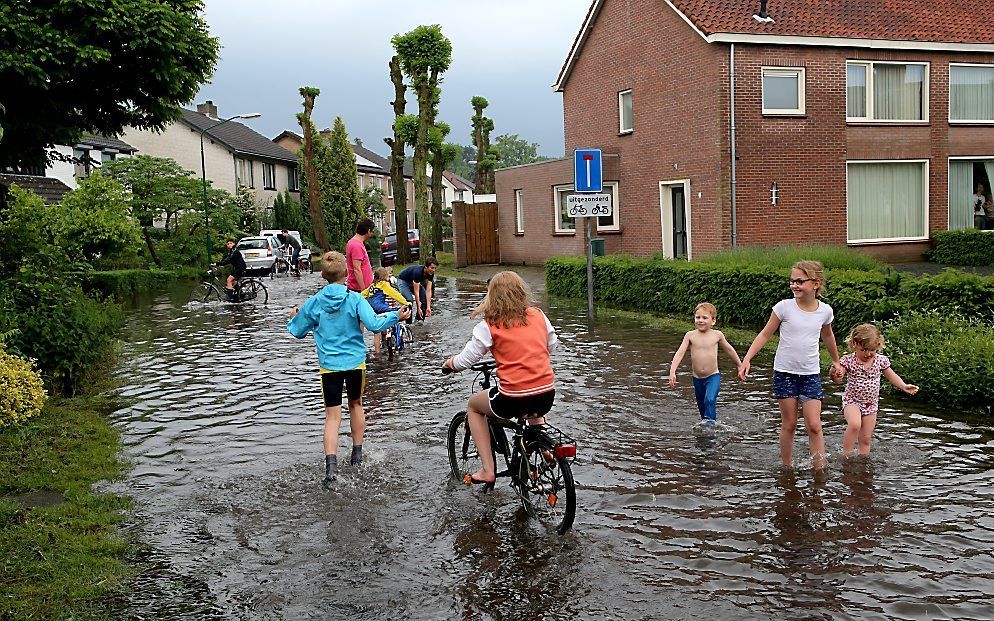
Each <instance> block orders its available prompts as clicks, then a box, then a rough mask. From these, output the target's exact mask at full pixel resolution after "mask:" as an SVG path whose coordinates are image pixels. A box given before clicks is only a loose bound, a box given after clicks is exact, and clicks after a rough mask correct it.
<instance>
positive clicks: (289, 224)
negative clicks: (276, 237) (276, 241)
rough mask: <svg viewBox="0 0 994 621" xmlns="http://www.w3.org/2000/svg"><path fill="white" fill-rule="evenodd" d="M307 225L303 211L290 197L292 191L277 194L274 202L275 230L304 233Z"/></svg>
mask: <svg viewBox="0 0 994 621" xmlns="http://www.w3.org/2000/svg"><path fill="white" fill-rule="evenodd" d="M305 224H306V223H305V222H304V213H303V209H302V208H301V206H300V203H298V202H297V201H296V200H295V199H294V198H293V196H291V195H290V191H289V190H287V191H285V192H283V193H281V194H277V195H276V199H275V200H274V201H273V228H274V229H280V230H283V229H286V230H288V231H303V230H304V225H305Z"/></svg>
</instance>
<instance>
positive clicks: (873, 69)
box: [846, 62, 928, 121]
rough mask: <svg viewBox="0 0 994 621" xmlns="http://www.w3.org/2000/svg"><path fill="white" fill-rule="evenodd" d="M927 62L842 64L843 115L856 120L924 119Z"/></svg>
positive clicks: (926, 103)
mask: <svg viewBox="0 0 994 621" xmlns="http://www.w3.org/2000/svg"><path fill="white" fill-rule="evenodd" d="M927 75H928V65H926V64H924V63H882V62H858V63H857V62H853V63H848V64H847V65H846V116H847V118H848V119H849V120H856V121H926V120H928V77H927Z"/></svg>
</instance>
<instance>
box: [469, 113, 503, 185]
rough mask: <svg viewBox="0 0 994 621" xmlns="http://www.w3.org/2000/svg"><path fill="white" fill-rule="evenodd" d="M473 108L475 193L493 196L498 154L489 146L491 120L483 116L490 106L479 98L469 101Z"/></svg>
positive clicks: (492, 126) (494, 148)
mask: <svg viewBox="0 0 994 621" xmlns="http://www.w3.org/2000/svg"><path fill="white" fill-rule="evenodd" d="M470 104H471V105H472V106H473V112H474V114H473V144H475V145H476V193H477V194H493V193H494V192H495V191H496V190H495V186H496V185H497V182H496V175H495V174H494V170H495V169H496V168H497V161H498V160H499V159H500V153H499V152H498V150H497V147H493V146H491V145H490V132H492V131H493V129H494V121H493V119H490V118H487V117H485V116H483V111H484V110H485V109H486V107H487V106H489V105H490V102H488V101H487V100H486V99H484V98H483V97H480V96H476V97H473V99H472V100H471V101H470Z"/></svg>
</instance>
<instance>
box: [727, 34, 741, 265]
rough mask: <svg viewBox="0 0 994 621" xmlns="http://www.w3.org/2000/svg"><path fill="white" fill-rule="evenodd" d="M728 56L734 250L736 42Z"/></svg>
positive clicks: (735, 236)
mask: <svg viewBox="0 0 994 621" xmlns="http://www.w3.org/2000/svg"><path fill="white" fill-rule="evenodd" d="M728 58H729V62H728V74H729V81H730V83H731V88H730V89H729V90H730V93H731V96H730V100H731V102H730V105H729V114H730V118H731V129H730V134H731V136H730V138H731V148H730V151H731V156H732V250H735V249H736V248H737V247H738V242H739V232H738V226H737V225H736V204H735V186H736V182H737V181H736V178H735V159H736V157H737V154H736V151H735V44H734V43H732V44H730V48H729V53H728Z"/></svg>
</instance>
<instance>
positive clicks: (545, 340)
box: [442, 272, 557, 484]
mask: <svg viewBox="0 0 994 621" xmlns="http://www.w3.org/2000/svg"><path fill="white" fill-rule="evenodd" d="M470 316H471V317H477V316H482V317H483V321H481V322H480V323H478V324H477V325H476V327H474V328H473V337H472V338H471V339H470V340H469V342H468V343H466V346H465V347H464V348H463V350H462V352H461V353H459V354H458V355H456V356H454V357H452V358H449V359H448V360H446V361H445V364H443V365H442V368H443V369H445V370H451V371H463V370H465V369H468V368H469V367H471V366H472V365H473V364H474V363H476V362H478V361H479V360H481V359H482V358H483V357H484V356H486V355H487V352H489V353H490V354H492V355H493V357H494V361H495V362H496V363H497V379H498V382H497V386H495V387H493V388H491V389H490V390H489V391H487V390H481V391H480V392H478V393H476V394H475V395H473V396H472V397H470V398H469V402H468V403H467V405H466V417H467V419H468V420H469V430H470V433H471V434H472V435H473V441H474V442H475V443H476V447H477V449H478V451H479V454H480V461H481V462H482V464H483V465H482V469H481V470H479V471H477V472H474V473H471V474H470V475H469V476H468V477H466V481H467V483H484V484H485V483H493V482H494V481H495V480H496V466H495V464H494V458H493V453H492V452H491V450H490V431H489V427H488V425H487V418H486V417H487V416H492V415H495V416H499V417H501V418H507V419H513V418H526V419H528V421H529V423H530V424H533V425H540V424H542V423H544V422H545V414H547V413H548V412H549V410H551V409H552V404H553V401H554V400H555V396H556V391H555V376H554V374H553V372H552V364H551V360H550V355H551V353H552V350H553V349H555V347H556V343H557V338H556V331H555V330H554V329H553V327H552V324H551V323H549V318H548V317H546V316H545V313H543V312H542V311H541V310H539V309H538V308H536V307H534V306H532V305H531V303H530V300H529V295H528V289H527V288H526V286H525V283H524V281H523V280H521V277H520V276H518V275H517V274H516V273H514V272H500V273H499V274H497V275H495V276H494V277H493V278H491V279H490V284H489V285H488V287H487V297H485V298H484V299H483V303H482V304H480V305H479V306H478V307H477V308H476V310H474V311H473V313H472V314H471V315H470Z"/></svg>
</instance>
